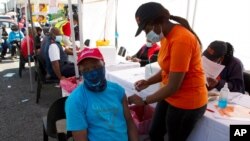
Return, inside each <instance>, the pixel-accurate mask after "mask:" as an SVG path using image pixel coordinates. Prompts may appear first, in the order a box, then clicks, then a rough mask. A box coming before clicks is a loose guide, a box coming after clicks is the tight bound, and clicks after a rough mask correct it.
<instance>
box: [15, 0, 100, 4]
mask: <svg viewBox="0 0 250 141" xmlns="http://www.w3.org/2000/svg"><path fill="white" fill-rule="evenodd" d="M25 1H26V0H16V3H17V4H25ZM49 1H50V0H30V3H49ZM99 1H104V0H84V3H93V2H99ZM57 2H58V3H64V4H68V0H57ZM71 3H72V4H77V3H78V0H71Z"/></svg>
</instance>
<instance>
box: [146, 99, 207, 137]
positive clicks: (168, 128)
mask: <svg viewBox="0 0 250 141" xmlns="http://www.w3.org/2000/svg"><path fill="white" fill-rule="evenodd" d="M206 107H207V105H205V106H203V107H201V108H198V109H192V110H186V109H180V108H176V107H173V106H171V105H170V104H169V103H167V102H166V101H165V100H163V101H161V102H159V103H158V104H157V106H156V109H155V113H154V117H153V121H152V125H151V128H150V132H149V136H150V140H151V141H164V136H165V134H166V133H167V135H168V141H186V140H187V138H188V136H189V134H190V133H191V131H192V130H193V128H194V126H195V124H196V122H197V121H198V120H199V119H200V118H201V117H202V116H203V114H204V113H205V111H206Z"/></svg>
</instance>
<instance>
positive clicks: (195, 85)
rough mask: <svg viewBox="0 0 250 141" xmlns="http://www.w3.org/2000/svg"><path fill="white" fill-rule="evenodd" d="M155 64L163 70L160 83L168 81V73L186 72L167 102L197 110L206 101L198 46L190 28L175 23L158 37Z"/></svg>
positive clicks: (205, 89) (203, 75)
mask: <svg viewBox="0 0 250 141" xmlns="http://www.w3.org/2000/svg"><path fill="white" fill-rule="evenodd" d="M158 63H159V65H160V67H161V70H162V84H163V85H167V84H168V74H169V73H170V72H184V73H185V77H184V79H183V82H182V84H181V87H180V89H179V90H178V91H177V92H176V93H174V94H173V95H171V96H170V97H168V98H166V99H165V100H166V101H167V102H168V103H169V104H171V105H173V106H175V107H178V108H182V109H196V108H200V107H202V106H204V105H205V104H206V103H207V101H208V99H207V88H206V85H205V74H204V71H203V68H202V62H201V48H200V45H199V42H198V40H197V39H196V37H195V36H194V35H193V34H192V33H191V32H190V31H188V30H187V29H186V28H184V27H182V26H180V25H175V26H174V27H173V29H172V30H171V31H170V33H169V34H168V35H167V36H166V37H165V38H164V39H162V40H161V48H160V51H159V54H158Z"/></svg>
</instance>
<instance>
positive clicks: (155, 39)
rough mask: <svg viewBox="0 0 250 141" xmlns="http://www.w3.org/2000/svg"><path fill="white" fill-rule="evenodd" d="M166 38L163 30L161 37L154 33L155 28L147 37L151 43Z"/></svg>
mask: <svg viewBox="0 0 250 141" xmlns="http://www.w3.org/2000/svg"><path fill="white" fill-rule="evenodd" d="M163 37H164V35H163V32H162V30H161V33H160V35H158V34H156V33H155V32H154V28H153V29H152V30H151V31H150V32H149V33H148V34H147V35H146V38H147V40H149V41H151V43H156V42H159V41H161V39H162V38H163Z"/></svg>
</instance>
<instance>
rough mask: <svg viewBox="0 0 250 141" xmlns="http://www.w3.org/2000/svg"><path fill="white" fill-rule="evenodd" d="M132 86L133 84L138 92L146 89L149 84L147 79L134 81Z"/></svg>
mask: <svg viewBox="0 0 250 141" xmlns="http://www.w3.org/2000/svg"><path fill="white" fill-rule="evenodd" d="M134 86H135V89H136V90H137V91H138V92H139V91H141V90H143V89H146V88H147V87H148V86H149V84H148V81H147V80H139V81H137V82H135V84H134Z"/></svg>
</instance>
